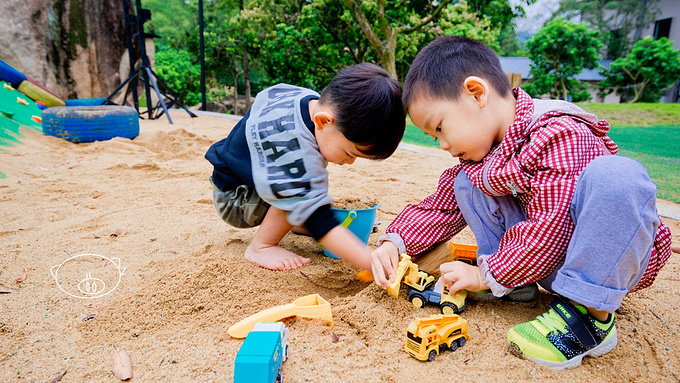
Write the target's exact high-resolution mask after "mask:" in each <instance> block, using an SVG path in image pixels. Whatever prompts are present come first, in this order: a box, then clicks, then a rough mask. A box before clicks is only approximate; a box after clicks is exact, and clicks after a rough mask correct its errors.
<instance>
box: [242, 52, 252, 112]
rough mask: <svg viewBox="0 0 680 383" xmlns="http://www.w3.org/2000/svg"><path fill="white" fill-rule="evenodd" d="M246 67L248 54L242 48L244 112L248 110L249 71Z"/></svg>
mask: <svg viewBox="0 0 680 383" xmlns="http://www.w3.org/2000/svg"><path fill="white" fill-rule="evenodd" d="M248 66H249V64H248V52H247V51H246V48H243V82H245V85H246V89H245V93H246V110H248V109H250V69H249V68H248Z"/></svg>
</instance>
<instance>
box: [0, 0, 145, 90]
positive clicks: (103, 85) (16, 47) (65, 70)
mask: <svg viewBox="0 0 680 383" xmlns="http://www.w3.org/2000/svg"><path fill="white" fill-rule="evenodd" d="M131 9H132V8H131ZM0 15H3V17H2V19H3V21H2V23H0V52H2V59H3V60H4V61H5V62H7V63H8V64H10V65H12V66H13V67H14V68H16V69H17V70H19V71H21V72H22V73H24V74H25V75H26V76H28V77H31V78H32V79H34V80H35V81H37V82H38V83H40V84H42V85H43V86H44V87H45V88H47V89H49V90H50V91H51V92H53V93H54V94H56V95H57V96H59V97H60V98H62V99H64V100H66V99H71V98H90V97H107V96H108V95H109V94H110V93H111V92H113V90H114V89H115V88H116V86H118V84H119V83H120V82H121V76H120V74H119V65H120V62H121V58H122V57H123V52H124V51H125V48H126V40H125V29H124V24H123V19H124V14H123V3H122V1H120V0H53V1H49V2H45V1H44V0H2V1H0ZM48 15H49V17H48ZM127 75H128V73H125V74H124V75H123V79H124V78H126V77H127Z"/></svg>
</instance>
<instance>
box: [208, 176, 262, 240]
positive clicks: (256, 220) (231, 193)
mask: <svg viewBox="0 0 680 383" xmlns="http://www.w3.org/2000/svg"><path fill="white" fill-rule="evenodd" d="M210 184H212V189H213V205H214V206H215V210H216V211H217V214H219V216H220V217H221V218H222V219H223V220H224V222H226V223H228V224H230V225H232V226H234V227H238V228H242V229H243V228H249V227H255V226H259V225H260V224H261V223H262V221H263V220H264V216H265V215H266V214H267V211H268V210H269V207H270V206H271V205H269V204H268V203H266V202H264V201H263V200H262V198H260V196H259V195H257V193H256V192H255V190H254V189H253V188H252V187H250V186H248V185H241V186H239V187H237V188H236V189H233V190H228V191H226V192H225V191H222V190H220V188H218V187H217V186H215V183H214V182H213V180H212V177H210Z"/></svg>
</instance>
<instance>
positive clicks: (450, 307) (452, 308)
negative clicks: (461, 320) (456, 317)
mask: <svg viewBox="0 0 680 383" xmlns="http://www.w3.org/2000/svg"><path fill="white" fill-rule="evenodd" d="M441 310H442V314H445V315H446V314H457V313H458V306H456V305H454V304H453V303H450V302H446V303H442V306H441Z"/></svg>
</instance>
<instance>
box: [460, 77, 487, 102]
mask: <svg viewBox="0 0 680 383" xmlns="http://www.w3.org/2000/svg"><path fill="white" fill-rule="evenodd" d="M463 91H464V92H465V94H467V95H470V96H473V97H474V98H475V101H476V102H477V104H479V107H480V108H485V107H486V104H487V102H488V98H489V85H488V84H487V83H486V81H484V80H483V79H481V78H479V77H477V76H470V77H468V78H466V79H465V81H463Z"/></svg>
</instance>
